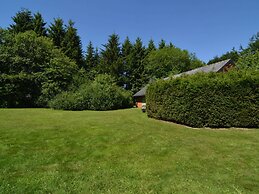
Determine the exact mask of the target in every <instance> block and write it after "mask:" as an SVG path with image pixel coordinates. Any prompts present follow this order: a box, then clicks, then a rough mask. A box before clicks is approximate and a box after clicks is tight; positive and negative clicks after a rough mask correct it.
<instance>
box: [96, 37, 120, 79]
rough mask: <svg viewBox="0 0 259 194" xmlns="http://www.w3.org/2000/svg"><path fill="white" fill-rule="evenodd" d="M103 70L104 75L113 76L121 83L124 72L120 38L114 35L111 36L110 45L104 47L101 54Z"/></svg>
mask: <svg viewBox="0 0 259 194" xmlns="http://www.w3.org/2000/svg"><path fill="white" fill-rule="evenodd" d="M100 67H101V69H99V70H100V71H101V72H102V73H107V74H110V75H112V76H113V77H114V78H115V79H116V81H117V83H119V82H120V77H121V74H122V73H123V72H122V60H121V48H120V43H119V36H118V35H117V34H112V35H110V36H109V39H108V43H107V44H105V45H104V50H102V52H101V65H100Z"/></svg>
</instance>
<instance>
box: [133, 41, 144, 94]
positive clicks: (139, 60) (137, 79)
mask: <svg viewBox="0 0 259 194" xmlns="http://www.w3.org/2000/svg"><path fill="white" fill-rule="evenodd" d="M145 56H146V55H145V47H144V46H143V43H142V40H141V39H140V38H137V39H136V42H135V44H134V46H133V50H132V60H131V65H130V70H129V89H130V90H131V91H132V92H133V93H135V92H137V91H138V90H139V89H140V88H141V87H142V86H143V85H144V84H145V83H146V78H145V76H144V63H143V60H144V58H145Z"/></svg>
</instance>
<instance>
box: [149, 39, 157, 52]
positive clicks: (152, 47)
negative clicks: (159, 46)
mask: <svg viewBox="0 0 259 194" xmlns="http://www.w3.org/2000/svg"><path fill="white" fill-rule="evenodd" d="M155 50H156V45H155V43H154V41H153V40H152V39H151V40H150V41H149V42H148V46H147V54H149V53H150V52H151V51H155Z"/></svg>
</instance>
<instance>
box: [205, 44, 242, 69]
mask: <svg viewBox="0 0 259 194" xmlns="http://www.w3.org/2000/svg"><path fill="white" fill-rule="evenodd" d="M239 57H240V54H239V52H238V51H236V50H235V48H233V49H232V51H229V52H226V53H225V54H223V55H221V56H220V57H218V56H215V57H214V58H213V59H212V60H210V61H209V62H208V63H207V64H208V65H209V64H212V63H217V62H219V61H223V60H227V59H231V60H232V61H233V62H235V63H236V62H237V61H238V59H239Z"/></svg>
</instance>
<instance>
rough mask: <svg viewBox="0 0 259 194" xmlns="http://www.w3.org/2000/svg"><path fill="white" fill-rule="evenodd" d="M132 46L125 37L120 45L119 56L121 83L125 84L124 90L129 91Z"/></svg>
mask: <svg viewBox="0 0 259 194" xmlns="http://www.w3.org/2000/svg"><path fill="white" fill-rule="evenodd" d="M132 51H133V45H132V43H131V42H130V40H129V38H128V37H127V38H126V39H125V41H124V43H123V44H122V49H121V55H122V60H123V75H122V82H123V83H124V84H125V85H124V87H125V89H127V90H128V89H130V77H129V76H130V73H131V66H132V59H133V54H132Z"/></svg>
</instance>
